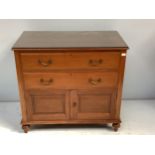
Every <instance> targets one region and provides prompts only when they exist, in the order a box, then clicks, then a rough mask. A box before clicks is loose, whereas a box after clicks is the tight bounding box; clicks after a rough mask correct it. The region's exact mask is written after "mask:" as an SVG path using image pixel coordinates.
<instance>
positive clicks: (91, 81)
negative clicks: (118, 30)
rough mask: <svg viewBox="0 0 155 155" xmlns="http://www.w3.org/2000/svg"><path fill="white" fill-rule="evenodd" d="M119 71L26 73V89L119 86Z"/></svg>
mask: <svg viewBox="0 0 155 155" xmlns="http://www.w3.org/2000/svg"><path fill="white" fill-rule="evenodd" d="M117 79H118V76H117V72H85V73H84V72H81V73H79V72H76V73H61V72H58V73H25V74H24V81H25V88H26V89H33V88H40V89H46V88H55V89H87V88H90V89H91V88H102V87H116V86H117Z"/></svg>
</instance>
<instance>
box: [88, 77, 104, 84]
mask: <svg viewBox="0 0 155 155" xmlns="http://www.w3.org/2000/svg"><path fill="white" fill-rule="evenodd" d="M88 82H89V83H90V84H92V85H97V84H99V83H101V82H102V80H101V78H98V79H91V78H90V79H88Z"/></svg>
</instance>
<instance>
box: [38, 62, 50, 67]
mask: <svg viewBox="0 0 155 155" xmlns="http://www.w3.org/2000/svg"><path fill="white" fill-rule="evenodd" d="M38 63H39V64H40V65H42V66H43V67H47V66H49V65H50V64H52V60H48V61H47V62H45V61H41V60H38Z"/></svg>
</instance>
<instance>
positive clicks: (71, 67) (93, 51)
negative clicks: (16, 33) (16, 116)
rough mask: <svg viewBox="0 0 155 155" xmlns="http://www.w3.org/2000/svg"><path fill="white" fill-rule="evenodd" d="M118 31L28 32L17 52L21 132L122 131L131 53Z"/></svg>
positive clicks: (15, 46)
mask: <svg viewBox="0 0 155 155" xmlns="http://www.w3.org/2000/svg"><path fill="white" fill-rule="evenodd" d="M127 49H128V47H127V45H126V43H125V42H124V41H123V40H122V38H121V37H120V35H119V34H118V32H116V31H102V32H100V31H97V32H37V31H34V32H32V31H31V32H23V34H22V35H21V37H20V38H19V39H18V40H17V42H16V43H15V45H14V46H13V51H14V53H15V60H16V68H17V77H18V84H19V94H20V103H21V104H20V105H21V112H22V121H21V123H22V127H23V129H24V131H25V132H28V130H29V127H30V126H31V125H37V124H107V123H112V126H113V129H114V130H115V131H117V129H118V128H119V127H120V122H121V121H120V107H121V95H122V84H123V75H124V66H125V58H126V51H127Z"/></svg>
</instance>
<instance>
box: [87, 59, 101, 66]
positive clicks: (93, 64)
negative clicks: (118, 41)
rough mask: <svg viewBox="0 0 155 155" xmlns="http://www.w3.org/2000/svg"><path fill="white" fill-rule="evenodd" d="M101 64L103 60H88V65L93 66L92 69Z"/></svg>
mask: <svg viewBox="0 0 155 155" xmlns="http://www.w3.org/2000/svg"><path fill="white" fill-rule="evenodd" d="M102 63H103V60H102V59H99V60H92V59H90V60H89V64H90V65H91V66H93V67H95V66H98V65H100V64H102Z"/></svg>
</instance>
